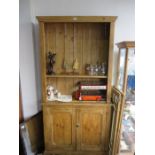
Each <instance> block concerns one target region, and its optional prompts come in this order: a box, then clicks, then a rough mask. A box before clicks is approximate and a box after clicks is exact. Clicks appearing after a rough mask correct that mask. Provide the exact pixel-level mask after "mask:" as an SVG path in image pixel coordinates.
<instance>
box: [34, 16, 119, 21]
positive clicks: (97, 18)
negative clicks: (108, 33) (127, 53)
mask: <svg viewBox="0 0 155 155" xmlns="http://www.w3.org/2000/svg"><path fill="white" fill-rule="evenodd" d="M37 19H38V21H40V22H114V21H115V20H116V19H117V16H37Z"/></svg>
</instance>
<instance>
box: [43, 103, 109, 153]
mask: <svg viewBox="0 0 155 155" xmlns="http://www.w3.org/2000/svg"><path fill="white" fill-rule="evenodd" d="M110 122H111V107H110V105H108V104H106V105H95V106H93V107H90V106H89V105H85V106H83V105H71V104H68V105H50V106H44V136H45V149H46V151H53V150H54V151H58V152H60V153H62V152H63V151H65V152H66V151H69V152H78V151H79V152H85V151H88V153H89V151H90V152H94V153H95V152H96V151H97V152H105V153H106V152H107V151H108V146H109V136H110V133H109V130H110ZM62 150H63V151H62Z"/></svg>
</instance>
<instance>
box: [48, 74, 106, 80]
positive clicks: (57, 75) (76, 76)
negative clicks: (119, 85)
mask: <svg viewBox="0 0 155 155" xmlns="http://www.w3.org/2000/svg"><path fill="white" fill-rule="evenodd" d="M46 77H47V78H59V77H60V78H100V79H105V78H107V76H105V75H70V74H69V75H67V74H56V75H46Z"/></svg>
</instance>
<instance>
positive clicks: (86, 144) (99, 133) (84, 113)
mask: <svg viewBox="0 0 155 155" xmlns="http://www.w3.org/2000/svg"><path fill="white" fill-rule="evenodd" d="M78 117H79V119H78V122H79V127H78V128H77V130H78V132H77V133H78V135H77V136H78V137H77V138H79V149H80V150H96V151H100V150H103V149H104V146H103V144H104V140H103V136H104V131H105V130H104V127H103V121H104V117H103V110H102V109H97V110H94V109H91V110H90V109H81V110H80V111H79V114H78ZM77 124H78V123H77Z"/></svg>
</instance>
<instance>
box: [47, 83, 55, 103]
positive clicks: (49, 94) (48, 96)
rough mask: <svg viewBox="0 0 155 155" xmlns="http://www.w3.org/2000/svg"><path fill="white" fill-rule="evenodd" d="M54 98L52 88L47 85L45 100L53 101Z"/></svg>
mask: <svg viewBox="0 0 155 155" xmlns="http://www.w3.org/2000/svg"><path fill="white" fill-rule="evenodd" d="M54 98H55V97H54V87H53V86H51V85H49V86H47V100H49V101H53V100H54Z"/></svg>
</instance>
